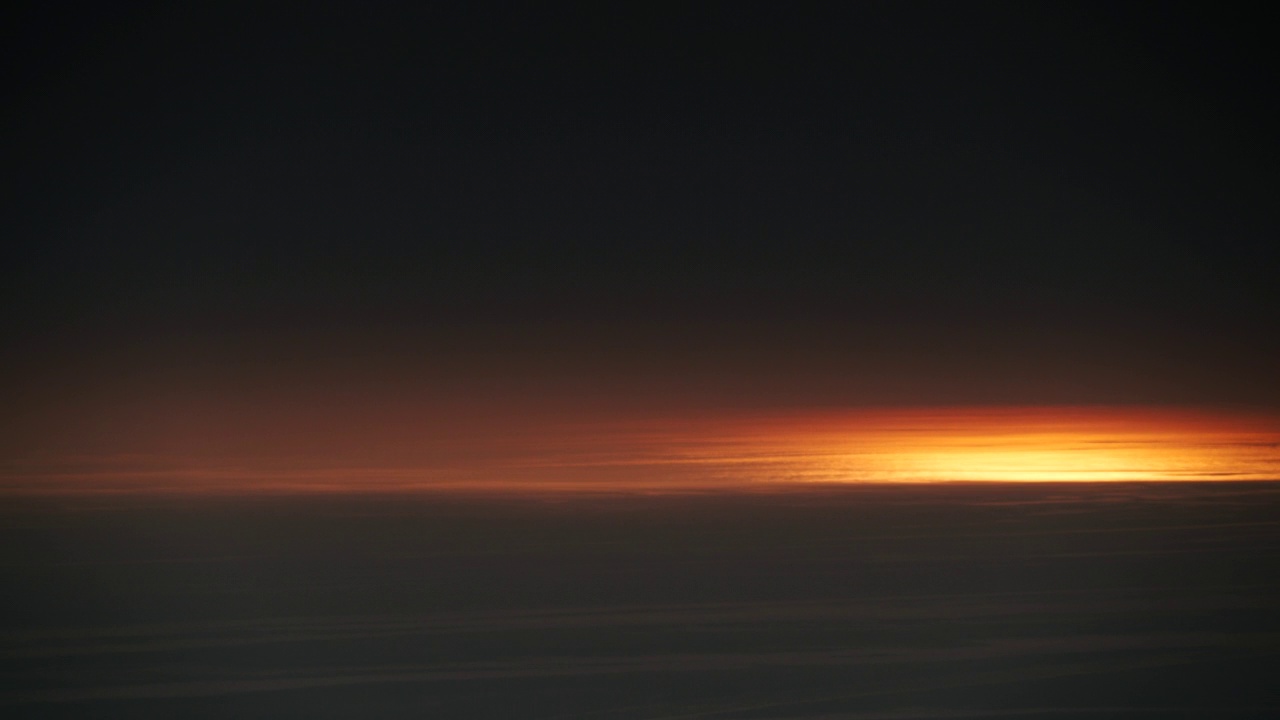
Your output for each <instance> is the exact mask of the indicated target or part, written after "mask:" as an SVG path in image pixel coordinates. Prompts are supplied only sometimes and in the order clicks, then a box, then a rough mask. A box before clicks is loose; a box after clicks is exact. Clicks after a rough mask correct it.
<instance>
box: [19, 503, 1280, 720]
mask: <svg viewBox="0 0 1280 720" xmlns="http://www.w3.org/2000/svg"><path fill="white" fill-rule="evenodd" d="M0 578H2V581H0V603H2V605H0V607H2V609H3V612H2V613H0V715H2V716H4V717H10V718H26V717H33V718H36V717H39V718H63V717H66V718H83V717H93V718H175V717H183V718H281V717H308V718H346V717H353V718H354V717H359V718H401V717H403V718H422V717H431V718H564V719H568V718H591V719H595V720H609V719H615V718H722V719H725V720H730V719H746V718H811V719H816V718H886V719H887V718H893V719H906V718H921V719H924V718H1002V719H1014V718H1063V717H1083V718H1122V717H1123V718H1132V717H1138V718H1188V717H1206V718H1272V717H1280V680H1277V679H1278V678H1280V483H1274V482H1251V483H1234V482H1218V483H1090V484H1069V483H1043V484H1035V483H1022V484H991V483H974V484H933V485H853V486H849V487H846V488H832V487H824V488H820V489H815V488H806V489H796V490H780V489H776V488H775V489H768V490H759V489H757V490H752V491H743V492H732V491H722V492H711V493H683V494H680V493H669V494H649V495H646V494H639V493H623V494H616V495H611V494H608V493H603V492H594V493H589V494H585V493H584V494H576V495H575V494H567V493H543V494H534V495H529V496H518V495H513V494H488V495H483V494H482V495H465V494H461V493H456V492H455V493H419V494H407V495H350V494H339V495H292V496H291V495H264V496H249V495H239V496H226V497H212V496H209V497H164V496H156V495H124V496H116V497H94V496H74V495H71V496H63V497H59V498H21V499H19V498H8V499H4V500H2V501H0Z"/></svg>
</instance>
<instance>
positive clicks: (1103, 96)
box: [0, 2, 1280, 406]
mask: <svg viewBox="0 0 1280 720" xmlns="http://www.w3.org/2000/svg"><path fill="white" fill-rule="evenodd" d="M850 5H852V4H846V3H826V4H822V5H821V6H820V7H819V8H815V7H811V6H807V5H799V6H798V5H797V4H794V3H769V4H764V3H745V2H727V3H709V4H702V3H699V4H687V5H684V4H682V5H681V6H679V7H678V8H677V9H673V8H670V7H666V6H665V5H660V4H649V3H643V4H641V3H631V4H612V3H584V4H582V5H578V6H564V5H552V4H545V3H533V4H528V5H505V4H503V5H487V4H479V3H404V4H391V3H354V2H353V3H342V2H314V3H233V2H214V3H181V4H173V3H109V4H105V5H100V6H99V5H93V6H87V7H84V8H79V9H77V10H74V11H73V10H72V8H71V7H70V6H63V5H52V6H51V5H47V4H35V3H24V4H20V5H19V6H18V9H16V10H6V11H5V12H6V14H7V15H8V17H7V18H6V19H5V20H4V21H3V23H0V25H2V26H3V27H4V28H5V30H4V33H5V38H4V43H3V47H4V51H3V52H4V54H5V59H4V68H5V77H4V83H5V87H6V88H7V91H6V96H7V99H6V102H5V108H4V113H3V128H4V129H3V138H4V149H5V157H6V163H5V164H6V167H7V168H8V169H9V175H10V180H11V183H10V185H11V188H12V189H11V190H10V191H9V193H8V194H7V199H6V210H5V217H6V225H7V227H8V231H7V232H6V233H5V234H6V236H7V237H8V238H9V242H8V243H6V245H7V247H6V249H4V250H3V251H0V252H2V253H3V255H2V256H0V266H2V267H3V270H2V271H0V272H3V315H2V316H0V319H2V322H3V332H4V334H5V336H6V337H8V338H10V339H11V341H7V342H6V343H5V345H7V346H9V349H8V350H6V352H5V354H4V362H5V363H6V366H7V367H8V370H7V371H6V375H8V378H6V380H5V383H4V385H5V387H6V388H8V389H7V390H6V392H7V393H10V394H12V393H15V392H17V393H19V394H21V393H24V392H25V393H26V394H25V395H22V397H24V398H26V400H25V402H26V403H27V404H28V405H29V406H32V405H40V404H41V403H42V402H44V401H42V400H41V397H42V395H41V393H42V392H45V391H44V390H40V389H34V390H31V389H27V390H15V388H32V387H37V388H40V387H55V386H56V387H64V386H65V383H64V380H65V378H68V377H80V376H84V375H86V374H88V375H93V374H94V373H97V374H98V375H99V376H102V377H104V378H110V377H113V374H118V372H119V370H120V368H121V367H133V368H136V367H138V366H140V365H145V366H147V367H149V368H152V369H154V370H155V372H157V373H159V372H161V371H162V370H163V371H164V372H169V371H171V370H172V367H170V366H189V365H191V364H192V362H196V363H197V364H199V363H202V362H203V363H206V364H207V363H212V364H214V365H218V366H219V367H221V368H223V369H222V370H212V371H209V372H210V373H211V374H212V376H216V377H218V378H221V379H220V380H218V382H222V381H223V380H225V377H224V376H227V377H236V378H244V377H252V378H256V380H255V382H261V383H268V382H273V380H269V379H270V378H276V379H278V378H279V377H281V376H289V377H301V376H306V372H309V370H308V368H310V369H311V370H314V368H316V367H322V366H323V367H328V366H327V365H325V363H330V364H332V363H338V364H342V363H347V365H350V366H355V367H358V368H359V369H358V370H355V371H352V372H353V373H354V375H360V376H369V375H378V376H381V377H391V376H395V377H407V376H411V375H414V373H415V372H417V379H416V382H420V383H426V384H430V383H431V382H433V381H435V382H438V383H441V384H448V383H449V382H452V381H453V380H456V378H457V377H460V376H461V375H466V374H467V373H471V374H472V375H474V374H475V373H477V372H478V373H480V374H481V375H484V373H486V372H487V373H488V375H485V377H488V378H490V379H492V378H496V377H511V376H520V377H523V378H524V379H523V380H521V381H519V382H515V381H512V382H515V384H517V385H518V384H520V383H524V385H526V386H538V385H539V384H543V385H546V386H548V387H552V386H554V382H552V381H551V380H548V378H550V377H552V376H554V377H560V378H563V377H569V376H572V377H578V378H581V377H588V378H597V379H598V382H597V383H596V385H592V384H591V383H592V381H590V380H588V381H584V382H586V385H587V386H588V387H589V391H590V392H596V393H597V394H600V393H603V394H604V395H606V396H609V394H610V393H614V392H615V391H617V389H618V388H622V387H631V388H632V389H633V391H635V392H638V393H641V394H644V393H647V392H650V391H654V392H658V391H662V392H667V393H668V394H676V395H678V394H681V393H695V394H696V393H698V392H703V393H706V394H707V395H708V397H710V398H712V399H714V400H716V401H732V402H747V403H751V402H757V401H758V402H766V403H767V402H785V403H800V404H806V403H807V404H832V403H835V404H840V403H854V404H857V403H881V404H884V403H889V404H892V403H933V402H936V403H948V402H996V403H999V402H1086V403H1092V402H1194V403H1204V402H1208V403H1243V404H1261V405H1270V406H1277V405H1280V382H1278V381H1277V380H1276V379H1275V374H1276V373H1275V367H1276V365H1277V363H1276V360H1277V358H1280V333H1278V332H1277V328H1280V290H1278V289H1277V288H1278V287H1280V283H1278V282H1276V273H1277V269H1280V250H1278V249H1277V247H1278V246H1277V243H1276V237H1277V229H1280V218H1278V217H1277V212H1276V190H1277V185H1278V183H1277V170H1276V168H1277V167H1280V162H1278V161H1280V144H1278V143H1277V140H1276V135H1275V132H1274V130H1275V128H1276V127H1280V117H1278V115H1280V113H1278V112H1277V101H1276V98H1275V94H1274V92H1273V91H1274V88H1275V86H1276V83H1275V78H1274V77H1273V76H1272V74H1271V73H1270V72H1269V71H1268V70H1267V68H1268V67H1269V66H1270V65H1271V63H1272V61H1274V60H1275V59H1276V58H1274V57H1273V55H1274V54H1275V53H1274V51H1273V50H1272V47H1273V46H1274V43H1273V38H1271V37H1270V32H1269V27H1270V25H1269V22H1268V19H1267V17H1266V16H1264V15H1263V14H1256V15H1250V14H1249V13H1247V12H1244V11H1241V10H1238V9H1222V8H1217V7H1208V6H1205V5H1204V4H1197V5H1195V6H1192V5H1190V4H1188V5H1185V6H1184V5H1181V4H1177V3H1146V4H1125V5H1123V6H1119V7H1117V6H1116V4H1113V3H1101V4H1090V3H1068V4H1057V3H1001V4H971V3H970V4H958V3H949V4H939V5H933V4H909V3H860V4H857V5H856V6H853V7H851V6H850ZM175 348H176V349H175ZM352 356H358V357H356V358H355V360H351V358H352ZM210 357H212V358H214V359H213V360H210V359H209V358H210ZM156 358H160V359H156ZM193 358H198V359H199V360H198V361H193ZM424 358H429V359H430V362H429V363H428V362H426V361H425V360H424ZM148 363H150V365H148ZM424 363H425V364H424ZM432 363H434V364H432ZM427 365H429V366H430V367H432V368H436V370H421V368H423V367H426V366H427ZM344 367H346V365H344ZM441 367H447V368H453V369H452V370H448V371H447V372H446V371H445V370H439V368H441ZM157 368H158V369H157ZM225 368H232V369H231V370H227V369H225ZM413 368H418V369H419V370H417V371H415V370H413ZM458 368H463V369H462V370H459V369H458ZM475 368H487V370H483V371H481V370H475ZM531 368H532V369H531ZM146 372H150V370H148V371H146ZM316 372H319V373H320V374H319V375H318V376H317V377H321V378H323V377H328V376H326V375H324V372H322V371H316ZM432 372H436V373H437V374H436V375H432V374H431V373H432ZM451 372H452V373H453V375H450V374H449V373H451ZM397 373H398V375H397ZM184 377H185V376H184ZM193 377H197V378H207V377H209V375H199V374H197V375H196V376H193ZM468 377H470V375H468ZM263 378H268V379H263ZM449 378H452V379H453V380H450V379H449ZM103 382H111V381H110V380H109V379H108V380H103ZM184 382H187V381H184ZM190 382H204V381H203V380H199V379H197V380H191V381H190ZM209 382H213V381H209ZM317 382H320V381H317ZM387 382H389V383H391V384H393V385H394V384H395V382H397V381H396V380H394V379H393V380H388V381H387ZM646 383H647V384H646ZM249 385H250V386H251V385H252V383H250V384H249ZM246 387H247V386H246ZM575 387H578V386H575ZM590 388H594V390H590ZM601 388H606V390H601ZM637 388H638V389H637ZM708 388H710V389H708ZM65 392H70V391H65ZM584 392H585V391H584Z"/></svg>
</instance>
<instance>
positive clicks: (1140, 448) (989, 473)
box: [3, 407, 1280, 493]
mask: <svg viewBox="0 0 1280 720" xmlns="http://www.w3.org/2000/svg"><path fill="white" fill-rule="evenodd" d="M433 443H434V444H433ZM463 444H464V445H465V446H466V447H465V452H460V451H459V447H460V445H463ZM421 447H422V448H425V449H424V450H423V451H422V452H420V453H418V454H417V455H416V456H414V457H412V459H411V460H410V458H409V456H406V455H405V454H404V453H400V454H398V455H396V456H394V457H393V456H390V455H388V456H387V457H385V458H382V459H381V460H382V461H381V462H379V461H378V460H379V458H378V457H377V456H376V455H374V456H373V457H372V458H366V459H365V462H359V463H357V462H353V461H352V460H351V459H350V458H344V457H338V456H334V455H325V454H323V453H322V452H319V451H317V452H313V453H311V454H308V455H306V456H297V455H293V456H279V457H270V456H262V455H259V456H255V457H253V458H247V457H240V458H238V457H210V456H203V457H195V456H189V457H187V456H175V455H173V454H172V453H170V454H168V455H133V456H115V457H96V458H95V457H89V458H75V459H68V458H62V459H61V460H59V461H58V462H52V461H48V460H45V461H41V462H36V461H30V462H26V463H14V464H11V465H10V467H9V468H8V469H7V471H6V472H5V474H4V485H3V487H4V489H5V490H7V491H8V492H10V493H30V492H54V493H67V492H70V493H83V492H201V493H208V492H215V493H217V492H230V493H244V492H284V493H290V492H399V491H430V490H464V491H520V492H539V491H563V490H568V491H589V492H612V491H658V492H662V491H682V490H689V489H708V490H715V489H734V488H748V487H771V486H780V485H783V486H786V485H794V484H805V485H806V486H813V485H815V484H832V485H834V484H841V483H903V482H912V483H936V482H957V481H958V482H986V481H995V482H1117V481H1159V482H1170V481H1211V480H1236V481H1240V480H1276V479H1280V419H1278V418H1277V417H1275V416H1272V415H1264V414H1256V413H1255V414H1248V413H1239V412H1235V413H1228V412H1210V411H1198V410H1169V409H1155V408H1062V407H1047V408H933V409H878V410H866V409H863V410H851V411H843V412H829V411H824V412H792V413H782V414H772V415H755V416H744V415H741V414H730V415H719V416H713V415H703V416H700V417H695V418H682V419H674V420H673V419H667V420H662V421H658V420H649V421H644V422H619V421H613V422H599V421H592V422H584V423H580V424H578V425H569V424H565V423H560V424H558V425H556V426H547V427H542V428H540V429H538V430H537V431H530V432H524V433H520V434H514V435H512V434H504V433H493V434H492V435H486V434H484V433H477V437H460V436H451V437H450V438H449V439H448V440H447V441H446V442H443V443H442V442H439V441H438V440H436V441H433V440H432V438H428V437H424V438H423V439H422V446H421ZM370 459H372V460H373V461H372V462H370V461H369V460H370Z"/></svg>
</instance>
